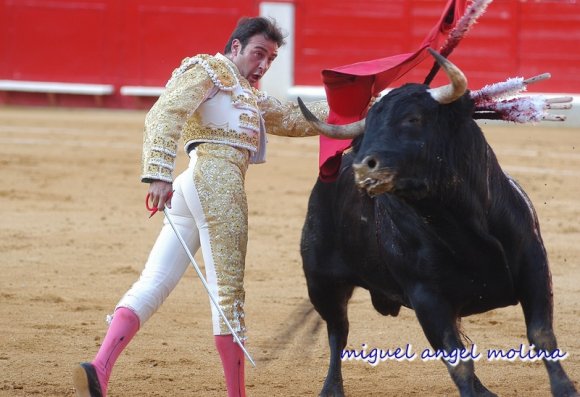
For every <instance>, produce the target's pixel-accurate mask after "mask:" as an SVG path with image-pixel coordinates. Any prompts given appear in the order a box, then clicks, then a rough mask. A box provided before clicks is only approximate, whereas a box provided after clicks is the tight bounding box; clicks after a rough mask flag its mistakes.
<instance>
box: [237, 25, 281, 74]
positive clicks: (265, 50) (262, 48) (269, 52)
mask: <svg viewBox="0 0 580 397" xmlns="http://www.w3.org/2000/svg"><path fill="white" fill-rule="evenodd" d="M277 56H278V44H277V43H276V42H275V41H272V40H268V39H267V38H265V37H264V36H263V35H262V34H257V35H255V36H252V37H251V38H250V40H249V41H248V43H247V44H246V46H245V47H243V48H242V43H241V42H240V41H239V40H238V39H234V40H233V41H232V53H231V60H232V61H233V62H234V63H235V64H236V66H237V67H238V70H239V71H240V74H241V75H242V76H244V77H245V78H246V80H248V82H249V83H250V84H251V85H255V84H256V83H257V82H258V81H259V80H260V79H261V78H262V76H264V74H266V72H267V71H268V69H270V65H272V62H273V61H274V59H276V57H277Z"/></svg>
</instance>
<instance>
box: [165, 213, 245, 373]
mask: <svg viewBox="0 0 580 397" xmlns="http://www.w3.org/2000/svg"><path fill="white" fill-rule="evenodd" d="M163 213H164V214H165V217H166V218H167V220H168V221H169V224H170V225H171V227H172V228H173V231H174V232H175V235H176V236H177V238H178V240H179V242H180V243H181V246H182V247H183V249H184V250H185V253H186V254H187V256H188V257H189V260H190V261H191V265H192V266H193V268H194V269H195V271H196V273H197V275H198V276H199V279H200V280H201V283H202V284H203V286H204V287H205V290H206V291H207V294H208V295H209V298H210V300H211V301H212V303H213V304H214V306H215V308H216V309H217V311H218V312H219V314H220V316H221V317H222V319H223V320H224V322H225V323H226V325H227V327H228V329H229V330H230V332H231V333H232V335H233V337H234V340H235V341H236V343H237V344H238V345H239V346H240V348H241V349H242V351H243V352H244V355H245V356H246V357H247V358H248V360H249V361H250V362H251V363H252V365H253V366H254V367H255V366H256V363H255V362H254V360H252V356H250V353H248V351H247V350H246V348H245V347H244V344H243V343H242V341H241V340H240V338H239V337H238V334H236V332H235V331H234V329H233V328H232V326H231V324H230V322H229V321H228V319H227V317H226V315H225V313H224V311H223V310H222V308H221V307H220V306H219V305H218V303H217V300H216V298H215V297H214V296H213V294H212V293H211V291H210V290H209V286H208V285H207V281H205V277H203V274H202V273H201V270H200V269H199V266H197V263H196V262H195V259H193V255H192V254H191V251H190V250H189V248H187V244H186V243H185V240H184V239H183V237H181V233H179V230H177V228H176V227H175V224H174V223H173V219H171V216H170V215H169V212H168V211H167V208H164V209H163Z"/></svg>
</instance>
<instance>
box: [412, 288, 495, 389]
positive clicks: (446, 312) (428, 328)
mask: <svg viewBox="0 0 580 397" xmlns="http://www.w3.org/2000/svg"><path fill="white" fill-rule="evenodd" d="M411 302H412V304H413V309H414V310H415V314H416V315H417V319H418V320H419V323H420V324H421V327H422V328H423V332H424V333H425V336H426V337H427V340H428V341H429V343H430V344H431V347H432V348H433V350H434V351H435V352H437V351H445V352H446V354H447V355H448V357H452V356H449V355H450V354H451V353H452V352H456V353H457V352H460V351H465V346H464V345H463V343H462V342H461V339H460V337H459V330H458V328H457V315H456V314H455V312H454V310H453V308H452V307H451V305H449V304H448V303H447V302H446V301H445V300H444V299H442V298H441V297H440V296H438V295H437V294H436V293H433V292H431V291H429V290H428V289H427V288H424V287H422V286H418V287H416V288H415V289H414V291H413V292H412V294H411ZM444 362H445V365H446V366H447V370H448V371H449V374H450V375H451V379H453V382H455V385H456V386H457V388H458V389H459V394H460V395H461V397H484V396H485V397H492V396H496V395H495V394H494V393H492V392H491V391H489V390H488V389H487V388H486V387H485V386H484V385H483V384H482V383H481V381H480V380H479V379H478V378H477V376H475V369H474V364H473V360H472V359H465V360H451V359H447V360H444Z"/></svg>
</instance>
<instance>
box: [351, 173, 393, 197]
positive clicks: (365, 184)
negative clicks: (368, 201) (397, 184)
mask: <svg viewBox="0 0 580 397" xmlns="http://www.w3.org/2000/svg"><path fill="white" fill-rule="evenodd" d="M355 183H356V186H357V188H359V189H360V190H364V191H366V193H367V194H368V195H369V196H371V197H374V196H378V195H379V194H382V193H386V192H388V191H390V190H392V189H393V187H394V186H393V178H392V177H389V178H387V179H376V178H371V177H366V178H358V176H356V177H355Z"/></svg>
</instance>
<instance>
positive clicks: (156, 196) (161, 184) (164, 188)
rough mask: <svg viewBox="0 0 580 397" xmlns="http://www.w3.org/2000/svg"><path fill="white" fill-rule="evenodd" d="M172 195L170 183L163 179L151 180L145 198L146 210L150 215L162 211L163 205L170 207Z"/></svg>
mask: <svg viewBox="0 0 580 397" xmlns="http://www.w3.org/2000/svg"><path fill="white" fill-rule="evenodd" d="M172 195H173V186H172V184H171V183H169V182H165V181H153V182H151V183H150V184H149V191H148V192H147V198H146V199H145V206H146V207H147V210H149V211H151V216H153V215H155V213H156V212H157V211H163V209H164V208H165V207H167V208H171V196H172ZM150 204H151V205H150ZM151 216H150V217H151Z"/></svg>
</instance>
